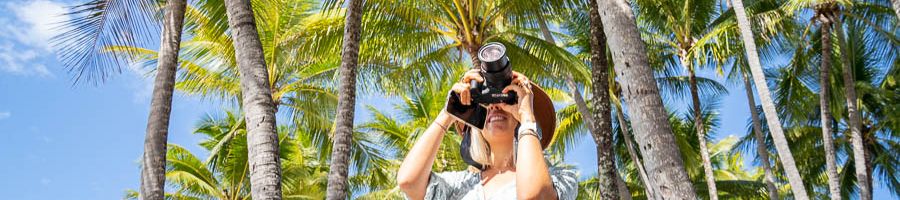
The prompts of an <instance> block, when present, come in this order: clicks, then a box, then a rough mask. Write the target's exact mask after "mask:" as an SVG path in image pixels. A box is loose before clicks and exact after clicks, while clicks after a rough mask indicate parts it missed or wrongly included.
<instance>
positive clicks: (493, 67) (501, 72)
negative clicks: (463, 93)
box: [470, 42, 517, 105]
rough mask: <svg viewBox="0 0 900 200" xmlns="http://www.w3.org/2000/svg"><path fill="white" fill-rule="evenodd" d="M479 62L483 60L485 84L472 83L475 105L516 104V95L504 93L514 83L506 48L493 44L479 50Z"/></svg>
mask: <svg viewBox="0 0 900 200" xmlns="http://www.w3.org/2000/svg"><path fill="white" fill-rule="evenodd" d="M478 60H481V62H482V64H483V65H482V67H481V77H483V78H484V83H478V82H477V81H474V80H473V81H472V83H471V85H472V89H471V91H470V94H472V101H473V103H478V104H492V103H506V104H510V105H512V104H516V100H517V99H516V93H515V92H509V93H503V88H506V86H508V85H509V84H510V83H511V82H512V67H510V66H509V57H507V56H506V46H503V44H500V43H497V42H492V43H488V44H486V45H484V46H482V47H481V49H479V50H478Z"/></svg>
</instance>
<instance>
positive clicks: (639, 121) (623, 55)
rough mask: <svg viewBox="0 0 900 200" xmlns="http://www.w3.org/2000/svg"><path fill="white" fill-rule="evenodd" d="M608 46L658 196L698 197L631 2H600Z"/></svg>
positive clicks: (599, 6) (621, 0) (599, 7)
mask: <svg viewBox="0 0 900 200" xmlns="http://www.w3.org/2000/svg"><path fill="white" fill-rule="evenodd" d="M597 4H598V5H597V7H598V11H600V19H601V20H602V22H603V24H604V26H603V30H604V33H606V36H607V37H609V38H610V39H609V40H607V43H608V45H609V49H610V50H611V51H612V58H613V61H615V66H616V67H617V69H616V72H617V73H619V75H618V77H619V78H620V80H621V81H622V93H623V94H624V96H625V102H627V103H628V105H629V106H630V108H632V109H628V110H629V114H630V115H629V116H631V117H632V120H631V121H632V125H633V126H632V127H633V128H634V133H637V138H636V140H637V141H638V142H639V143H640V146H641V149H642V152H645V153H646V154H644V155H645V156H644V159H646V160H647V163H646V164H647V166H646V167H647V172H649V175H650V178H651V179H653V180H658V181H659V185H658V186H659V187H660V188H659V190H658V192H659V195H660V196H664V197H668V198H674V199H697V194H696V193H695V192H694V187H693V185H692V184H691V181H690V178H689V177H688V175H687V172H686V171H685V170H684V163H683V162H684V161H683V160H682V157H681V152H680V151H679V150H678V146H677V145H676V143H675V135H674V134H673V133H672V127H671V126H670V125H669V119H668V115H667V114H666V110H665V107H663V103H662V98H661V97H660V95H659V88H657V86H656V79H655V78H654V77H653V71H652V70H651V69H650V63H649V61H648V58H647V49H646V48H647V47H646V45H645V44H644V42H643V41H641V36H640V33H639V32H638V28H637V24H636V22H635V18H634V13H633V12H632V9H631V6H630V5H629V4H628V2H626V1H625V0H605V1H597Z"/></svg>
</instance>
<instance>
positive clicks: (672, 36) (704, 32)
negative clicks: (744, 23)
mask: <svg viewBox="0 0 900 200" xmlns="http://www.w3.org/2000/svg"><path fill="white" fill-rule="evenodd" d="M717 2H718V1H714V0H689V1H682V0H677V1H666V0H653V1H636V3H637V4H638V5H639V8H642V12H641V15H640V17H639V19H638V21H639V22H640V23H641V25H642V26H641V28H643V29H644V30H646V31H645V33H646V37H645V38H646V39H647V41H648V42H649V43H652V44H653V45H652V46H654V47H657V48H661V49H660V50H658V51H661V53H664V54H663V56H667V55H672V56H673V57H677V58H678V61H677V62H672V61H673V59H669V58H665V57H661V58H659V59H661V62H662V65H664V66H665V67H664V69H665V68H669V67H670V66H681V68H683V71H685V72H687V75H686V76H672V78H676V77H678V78H682V79H686V80H688V84H687V88H688V91H689V94H690V101H691V106H692V110H694V112H697V113H695V114H694V116H697V117H699V116H701V115H700V113H701V112H702V110H701V109H700V108H702V102H701V101H700V99H701V97H700V96H701V94H700V92H701V91H700V89H699V87H698V84H699V83H700V81H701V80H702V77H699V76H698V75H697V73H698V72H699V71H700V68H701V67H704V66H708V65H709V64H716V62H722V61H721V60H718V58H717V57H716V56H718V54H719V52H715V51H714V50H715V49H713V48H714V47H716V43H717V42H716V41H717V40H718V39H719V38H718V36H720V34H722V32H725V31H727V27H725V26H715V25H716V22H718V21H720V20H722V19H721V18H728V17H730V16H728V15H721V14H719V12H718V11H717V10H716V8H717V6H716V5H717ZM710 61H712V63H710ZM719 66H721V64H720V65H719ZM665 70H666V71H665V72H664V73H665V74H677V73H678V72H676V71H681V70H680V69H675V68H669V69H665ZM719 70H721V69H719ZM720 73H721V71H720ZM670 76H671V75H670ZM723 91H726V90H723ZM726 92H727V91H726ZM693 121H694V122H695V123H703V120H699V119H696V120H693ZM695 126H698V127H702V126H704V125H703V124H696V125H695ZM697 131H700V132H697V133H696V137H697V138H699V139H701V141H702V140H703V138H705V137H706V135H708V133H705V132H702V131H703V130H702V129H697ZM700 150H701V154H700V157H701V158H703V159H702V161H701V162H703V169H704V172H705V177H706V182H707V186H706V187H707V188H708V191H709V196H710V198H711V199H718V197H716V196H717V194H718V192H717V188H716V185H715V180H714V177H715V175H714V174H713V167H712V163H711V161H710V159H709V158H710V157H709V151H708V148H707V144H706V142H701V143H700Z"/></svg>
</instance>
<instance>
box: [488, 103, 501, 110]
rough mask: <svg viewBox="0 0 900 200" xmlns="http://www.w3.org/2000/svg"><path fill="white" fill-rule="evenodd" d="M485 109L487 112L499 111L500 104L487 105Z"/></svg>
mask: <svg viewBox="0 0 900 200" xmlns="http://www.w3.org/2000/svg"><path fill="white" fill-rule="evenodd" d="M487 108H488V110H491V111H493V110H500V104H496V103H494V104H489V105H488V107H487Z"/></svg>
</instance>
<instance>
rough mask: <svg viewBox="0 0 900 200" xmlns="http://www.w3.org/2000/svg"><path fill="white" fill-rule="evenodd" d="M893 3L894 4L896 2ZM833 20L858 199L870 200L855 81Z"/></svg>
mask: <svg viewBox="0 0 900 200" xmlns="http://www.w3.org/2000/svg"><path fill="white" fill-rule="evenodd" d="M894 1H895V3H896V0H894ZM895 7H896V6H895ZM834 19H835V22H836V23H835V24H834V25H835V27H837V30H836V31H835V33H837V38H838V45H841V48H840V49H841V66H843V70H842V72H841V75H842V76H843V78H844V97H846V98H847V115H848V121H847V124H848V126H849V128H850V146H851V147H853V157H854V159H853V164H854V165H856V179H857V183H866V184H859V197H860V199H861V200H870V199H872V186H871V184H869V183H870V182H871V180H869V179H870V178H869V174H870V172H869V171H868V167H867V165H866V161H867V157H866V153H865V151H866V147H865V145H863V143H864V142H863V136H862V130H860V129H861V126H862V122H861V121H860V118H859V107H858V106H857V105H856V104H857V102H858V101H859V99H858V96H856V81H855V80H854V78H853V67H852V66H850V65H851V63H850V58H849V57H848V56H850V55H849V54H850V53H849V51H850V50H849V49H848V48H849V47H848V45H847V43H846V39H845V38H844V28H843V23H841V22H842V20H841V17H840V16H834ZM823 37H824V36H823ZM823 39H824V38H823ZM823 47H824V46H823ZM831 47H832V45H829V46H828V48H831ZM823 53H824V52H823ZM829 144H831V143H829ZM855 158H862V159H855Z"/></svg>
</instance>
